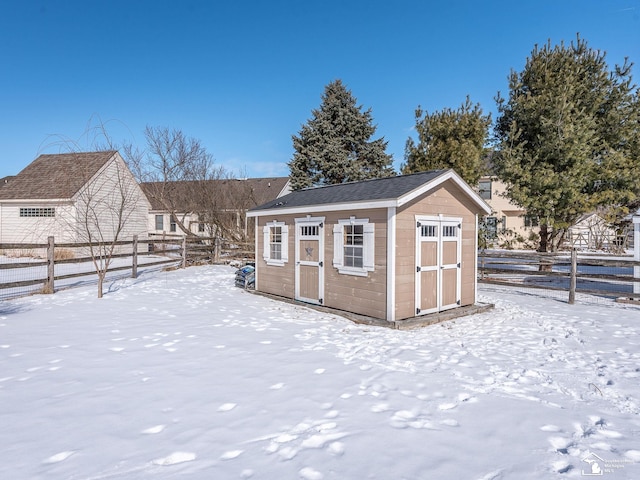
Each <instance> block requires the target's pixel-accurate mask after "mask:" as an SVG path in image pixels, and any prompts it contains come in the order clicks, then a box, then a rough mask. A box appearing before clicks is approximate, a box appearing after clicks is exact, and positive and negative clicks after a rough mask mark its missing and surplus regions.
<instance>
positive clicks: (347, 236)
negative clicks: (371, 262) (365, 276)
mask: <svg viewBox="0 0 640 480" xmlns="http://www.w3.org/2000/svg"><path fill="white" fill-rule="evenodd" d="M363 262H364V230H363V226H362V225H345V226H344V265H345V267H355V268H362V265H363Z"/></svg>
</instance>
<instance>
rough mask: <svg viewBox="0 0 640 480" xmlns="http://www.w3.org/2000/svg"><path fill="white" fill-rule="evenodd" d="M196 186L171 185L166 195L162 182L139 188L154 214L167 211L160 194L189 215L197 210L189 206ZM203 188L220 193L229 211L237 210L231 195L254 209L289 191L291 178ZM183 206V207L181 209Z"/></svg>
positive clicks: (217, 183)
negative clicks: (240, 197)
mask: <svg viewBox="0 0 640 480" xmlns="http://www.w3.org/2000/svg"><path fill="white" fill-rule="evenodd" d="M195 183H196V181H178V182H168V183H167V185H166V188H164V191H163V186H164V184H163V182H145V183H141V184H140V187H141V188H142V190H143V191H144V193H145V194H146V195H147V198H148V199H149V202H151V209H152V210H155V211H163V210H164V209H165V208H164V205H163V203H162V201H161V199H160V195H161V194H160V192H162V195H165V196H168V197H171V198H169V199H168V202H169V203H170V204H171V205H175V206H176V207H177V209H178V211H180V212H182V213H186V212H187V211H190V210H192V208H194V207H193V205H191V204H190V202H191V201H193V194H192V192H193V188H194V184H195ZM204 184H205V185H206V187H207V188H210V189H215V190H218V191H220V193H221V195H220V200H221V202H220V203H221V204H220V205H219V206H220V208H230V209H233V208H236V207H237V201H234V200H235V198H236V197H235V196H234V195H233V194H232V193H235V194H236V195H237V194H238V193H240V194H245V195H247V204H248V206H251V207H253V206H256V205H261V204H263V203H265V202H269V201H271V200H273V199H275V198H278V197H279V196H282V195H283V194H285V193H287V192H288V191H289V189H288V184H289V178H288V177H266V178H246V179H219V180H206V181H205V182H204ZM245 192H246V193H245ZM187 204H189V205H187ZM181 205H184V206H183V207H182V208H181Z"/></svg>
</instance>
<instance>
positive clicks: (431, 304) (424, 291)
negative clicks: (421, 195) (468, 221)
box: [415, 217, 462, 315]
mask: <svg viewBox="0 0 640 480" xmlns="http://www.w3.org/2000/svg"><path fill="white" fill-rule="evenodd" d="M461 233H462V219H460V218H448V217H417V218H416V282H415V284H416V294H415V298H416V315H424V314H427V313H433V312H441V311H443V310H447V309H449V308H454V307H457V306H458V305H460V291H461V275H460V273H461V244H462V241H461V238H462V236H461Z"/></svg>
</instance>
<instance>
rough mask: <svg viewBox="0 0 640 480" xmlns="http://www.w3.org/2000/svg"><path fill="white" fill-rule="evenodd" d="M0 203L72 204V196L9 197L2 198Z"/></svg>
mask: <svg viewBox="0 0 640 480" xmlns="http://www.w3.org/2000/svg"><path fill="white" fill-rule="evenodd" d="M0 203H30V204H43V203H44V204H48V203H53V204H56V205H60V204H67V203H68V204H72V203H73V199H72V198H11V199H9V198H7V199H2V200H0Z"/></svg>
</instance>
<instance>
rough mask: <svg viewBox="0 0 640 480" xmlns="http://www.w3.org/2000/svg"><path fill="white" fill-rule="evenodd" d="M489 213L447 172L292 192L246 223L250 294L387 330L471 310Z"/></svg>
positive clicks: (256, 210)
mask: <svg viewBox="0 0 640 480" xmlns="http://www.w3.org/2000/svg"><path fill="white" fill-rule="evenodd" d="M490 212H491V209H490V208H489V206H488V205H487V204H486V203H485V202H484V201H483V200H482V198H480V196H479V195H478V194H477V193H476V192H475V191H474V190H473V189H472V188H471V187H470V186H469V185H468V184H466V183H465V182H464V181H463V180H462V179H461V178H460V177H459V176H458V175H457V174H456V173H455V172H454V171H453V170H438V171H431V172H423V173H417V174H413V175H404V176H397V177H390V178H381V179H375V180H367V181H361V182H352V183H344V184H339V185H331V186H324V187H318V188H309V189H305V190H299V191H295V192H292V193H290V194H288V195H285V196H283V197H280V198H277V199H274V200H272V201H270V202H267V203H266V204H263V205H260V206H259V207H256V208H253V209H251V210H249V212H248V213H247V216H248V217H250V218H254V222H255V231H256V284H255V285H256V286H255V288H256V290H257V291H259V292H264V293H267V294H272V295H278V296H281V297H286V298H289V299H294V300H297V301H302V302H307V303H310V304H316V305H323V306H326V307H331V308H335V309H339V310H343V311H347V312H352V313H356V314H359V315H364V316H367V317H372V318H374V319H381V320H386V321H388V322H397V321H400V320H404V319H410V318H413V317H416V316H421V315H425V314H429V313H434V312H441V311H444V310H448V309H451V308H456V307H460V306H468V305H473V304H475V302H476V266H477V238H478V237H477V233H478V215H487V214H489V213H490Z"/></svg>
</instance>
